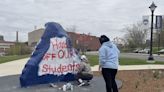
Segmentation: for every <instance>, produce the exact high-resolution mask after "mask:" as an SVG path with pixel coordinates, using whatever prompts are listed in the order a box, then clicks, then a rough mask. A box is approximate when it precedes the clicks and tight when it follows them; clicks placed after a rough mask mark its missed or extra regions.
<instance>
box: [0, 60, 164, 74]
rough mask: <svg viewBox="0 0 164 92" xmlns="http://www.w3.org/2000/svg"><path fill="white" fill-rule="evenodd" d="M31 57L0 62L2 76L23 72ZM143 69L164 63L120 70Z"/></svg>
mask: <svg viewBox="0 0 164 92" xmlns="http://www.w3.org/2000/svg"><path fill="white" fill-rule="evenodd" d="M28 59H29V58H25V59H20V60H15V61H11V62H7V63H2V64H0V77H2V76H8V75H15V74H21V72H22V69H23V68H24V65H25V64H26V62H27V61H28ZM143 69H164V65H122V66H119V70H143ZM92 71H98V65H96V66H93V67H92Z"/></svg>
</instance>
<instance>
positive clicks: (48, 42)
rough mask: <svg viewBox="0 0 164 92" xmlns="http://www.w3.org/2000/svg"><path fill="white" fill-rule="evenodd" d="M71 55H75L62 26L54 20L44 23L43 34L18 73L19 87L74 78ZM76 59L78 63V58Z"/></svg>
mask: <svg viewBox="0 0 164 92" xmlns="http://www.w3.org/2000/svg"><path fill="white" fill-rule="evenodd" d="M57 41H59V43H57ZM66 54H68V55H67V56H66ZM73 56H77V55H76V53H75V52H74V50H73V47H72V43H71V40H70V38H69V37H68V35H67V33H66V31H65V30H64V29H63V27H62V26H61V25H60V24H58V23H56V22H48V23H46V24H45V31H44V33H43V35H42V37H41V39H40V41H39V42H38V44H37V45H36V47H35V50H34V51H33V53H32V55H31V57H30V59H29V60H28V62H27V63H26V64H25V67H24V69H23V70H22V74H21V75H20V85H21V87H27V86H31V85H36V84H45V83H54V82H59V81H73V80H75V77H74V76H75V74H74V73H73V70H74V69H72V67H71V65H72V66H75V65H73V64H75V62H73V58H74V57H73ZM76 61H77V63H78V61H79V62H80V59H79V60H76ZM70 67H71V68H70Z"/></svg>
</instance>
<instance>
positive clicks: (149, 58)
mask: <svg viewBox="0 0 164 92" xmlns="http://www.w3.org/2000/svg"><path fill="white" fill-rule="evenodd" d="M156 7H157V6H156V5H155V4H154V2H152V4H151V5H150V7H149V8H150V10H151V13H152V15H151V34H150V53H149V57H148V60H150V61H153V60H154V58H153V55H152V46H153V17H154V10H155V8H156Z"/></svg>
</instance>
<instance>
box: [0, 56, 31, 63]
mask: <svg viewBox="0 0 164 92" xmlns="http://www.w3.org/2000/svg"><path fill="white" fill-rule="evenodd" d="M26 57H29V55H12V56H0V64H1V63H5V62H9V61H13V60H18V59H22V58H26Z"/></svg>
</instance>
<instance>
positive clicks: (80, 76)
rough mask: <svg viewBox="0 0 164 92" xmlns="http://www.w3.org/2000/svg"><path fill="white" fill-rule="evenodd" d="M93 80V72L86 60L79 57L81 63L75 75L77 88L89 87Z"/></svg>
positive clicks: (83, 56)
mask: <svg viewBox="0 0 164 92" xmlns="http://www.w3.org/2000/svg"><path fill="white" fill-rule="evenodd" d="M92 78H93V72H92V70H91V66H90V64H89V61H88V58H87V57H86V56H85V55H82V56H81V63H80V67H79V69H78V73H77V80H78V82H79V83H80V84H79V86H83V85H89V81H90V80H91V79H92Z"/></svg>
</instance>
